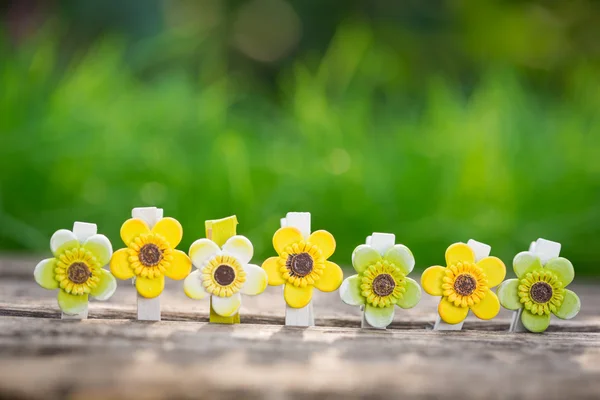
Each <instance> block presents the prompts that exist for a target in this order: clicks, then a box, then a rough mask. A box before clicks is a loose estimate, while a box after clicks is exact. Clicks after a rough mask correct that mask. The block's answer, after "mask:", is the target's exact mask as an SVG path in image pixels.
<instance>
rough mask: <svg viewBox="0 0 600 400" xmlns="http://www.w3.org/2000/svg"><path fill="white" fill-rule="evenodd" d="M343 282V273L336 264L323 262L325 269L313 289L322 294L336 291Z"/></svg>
mask: <svg viewBox="0 0 600 400" xmlns="http://www.w3.org/2000/svg"><path fill="white" fill-rule="evenodd" d="M343 280H344V272H343V271H342V269H341V268H340V266H339V265H337V264H336V263H332V262H331V261H325V269H324V270H323V275H321V278H320V279H318V280H317V281H315V287H316V288H317V289H319V290H320V291H322V292H333V291H334V290H337V289H338V288H339V287H340V285H341V284H342V281H343Z"/></svg>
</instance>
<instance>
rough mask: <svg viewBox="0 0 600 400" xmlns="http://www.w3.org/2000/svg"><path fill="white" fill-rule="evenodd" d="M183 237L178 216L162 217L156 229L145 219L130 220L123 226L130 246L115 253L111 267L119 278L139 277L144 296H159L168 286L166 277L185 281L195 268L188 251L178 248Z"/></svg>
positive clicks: (137, 284) (137, 285) (140, 290)
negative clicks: (166, 285)
mask: <svg viewBox="0 0 600 400" xmlns="http://www.w3.org/2000/svg"><path fill="white" fill-rule="evenodd" d="M182 237H183V228H182V227H181V224H180V223H179V221H177V220H176V219H174V218H162V219H161V220H160V221H158V222H157V223H156V225H154V227H153V228H152V229H150V228H149V227H148V225H147V224H146V222H144V221H143V220H142V219H139V218H131V219H128V220H127V221H125V223H124V224H123V226H121V239H123V242H124V243H125V245H126V246H127V247H126V248H124V249H120V250H118V251H116V252H115V254H113V256H112V259H111V260H110V270H111V271H112V273H113V274H114V276H116V277H117V278H119V279H131V278H133V277H135V287H136V289H137V291H138V293H139V294H140V295H141V296H143V297H146V298H154V297H157V296H159V295H160V294H161V293H162V291H163V289H164V287H165V276H166V277H169V278H171V279H175V280H181V279H183V278H185V277H186V276H188V274H189V273H190V271H191V269H192V262H191V261H190V258H189V257H188V256H187V254H185V253H184V252H183V251H181V250H176V249H175V247H177V245H178V244H179V242H181V238H182Z"/></svg>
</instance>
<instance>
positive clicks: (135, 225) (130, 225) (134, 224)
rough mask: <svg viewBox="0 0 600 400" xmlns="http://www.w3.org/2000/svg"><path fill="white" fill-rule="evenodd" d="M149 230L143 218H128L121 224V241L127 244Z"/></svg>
mask: <svg viewBox="0 0 600 400" xmlns="http://www.w3.org/2000/svg"><path fill="white" fill-rule="evenodd" d="M149 232H150V228H148V225H147V224H146V223H145V222H144V220H142V219H139V218H130V219H128V220H127V221H125V222H124V223H123V225H122V226H121V239H122V240H123V243H125V244H126V245H127V246H129V243H131V241H132V240H133V239H135V238H136V237H138V236H140V235H142V234H144V233H149ZM115 276H116V275H115Z"/></svg>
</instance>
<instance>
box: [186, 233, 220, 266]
mask: <svg viewBox="0 0 600 400" xmlns="http://www.w3.org/2000/svg"><path fill="white" fill-rule="evenodd" d="M220 253H221V249H220V248H219V246H217V244H216V243H215V242H213V241H212V240H210V239H198V240H196V241H195V242H194V243H192V245H191V246H190V251H189V254H190V258H191V259H192V263H193V264H194V266H195V267H196V268H198V269H202V268H204V266H205V265H206V264H207V263H208V262H209V261H210V260H211V259H212V258H213V257H214V256H216V255H217V254H220Z"/></svg>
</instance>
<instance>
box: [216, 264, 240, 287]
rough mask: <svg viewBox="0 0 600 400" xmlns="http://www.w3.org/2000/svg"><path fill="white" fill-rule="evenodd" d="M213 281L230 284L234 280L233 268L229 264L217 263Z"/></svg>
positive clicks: (225, 284)
mask: <svg viewBox="0 0 600 400" xmlns="http://www.w3.org/2000/svg"><path fill="white" fill-rule="evenodd" d="M214 277H215V281H217V283H218V284H219V285H221V286H227V285H231V283H232V282H233V281H234V280H235V270H234V269H233V268H232V267H231V266H229V265H225V264H223V265H219V266H218V267H217V269H215V274H214Z"/></svg>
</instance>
